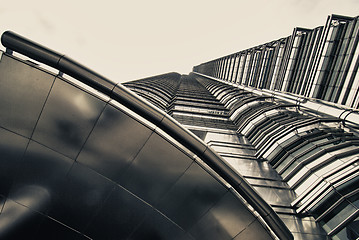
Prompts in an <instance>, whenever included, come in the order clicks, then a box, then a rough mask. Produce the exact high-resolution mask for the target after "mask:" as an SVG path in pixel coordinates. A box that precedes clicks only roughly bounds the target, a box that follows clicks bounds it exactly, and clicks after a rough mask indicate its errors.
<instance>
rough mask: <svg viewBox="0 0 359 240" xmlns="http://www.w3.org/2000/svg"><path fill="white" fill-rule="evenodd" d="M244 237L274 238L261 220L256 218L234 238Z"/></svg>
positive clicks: (262, 239) (261, 239) (257, 239)
mask: <svg viewBox="0 0 359 240" xmlns="http://www.w3.org/2000/svg"><path fill="white" fill-rule="evenodd" d="M244 239H255V240H269V239H273V237H272V236H271V235H270V234H269V232H268V231H266V229H265V228H264V227H263V225H262V224H261V223H260V222H259V220H258V219H256V220H255V221H253V222H252V223H251V224H250V225H249V226H248V227H247V228H246V229H244V230H243V231H242V232H240V233H239V234H238V235H237V236H236V237H235V238H234V240H244Z"/></svg>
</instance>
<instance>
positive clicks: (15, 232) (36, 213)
mask: <svg viewBox="0 0 359 240" xmlns="http://www.w3.org/2000/svg"><path fill="white" fill-rule="evenodd" d="M0 96H1V101H0V109H1V114H0V131H1V134H0V151H1V156H2V157H1V161H0V164H1V167H0V178H1V180H0V206H1V207H0V209H1V214H0V226H1V227H0V229H1V230H0V236H1V238H4V239H20V238H24V237H30V238H36V239H55V238H57V239H104V238H107V239H242V238H254V237H255V238H256V239H270V238H272V235H271V233H270V231H269V230H268V229H267V227H266V226H264V225H263V224H262V222H261V221H260V220H259V217H258V216H257V215H255V214H254V213H253V212H252V211H251V210H249V208H248V206H247V204H246V203H245V202H243V201H242V200H241V198H240V197H239V196H238V193H236V191H234V190H233V189H232V188H231V187H230V186H228V184H226V183H225V182H223V180H221V178H220V177H218V175H217V174H216V173H215V172H214V171H213V170H211V169H210V168H209V167H207V165H206V164H204V163H203V161H202V160H201V159H199V158H198V157H197V156H196V155H194V154H193V153H192V152H191V151H190V150H189V149H188V148H186V147H184V146H183V145H181V144H180V143H178V142H177V141H176V140H174V139H173V138H172V137H170V136H169V135H168V134H166V133H165V132H164V131H162V130H161V129H160V128H158V127H156V126H155V125H154V124H153V123H151V122H149V121H147V120H145V119H144V118H143V117H142V116H140V115H138V114H136V113H134V112H133V111H131V110H130V109H128V108H127V107H125V106H124V105H122V104H120V103H119V102H117V101H115V100H113V99H111V98H109V97H108V96H106V95H103V94H101V93H99V92H97V91H95V90H93V89H92V90H91V89H87V88H86V89H85V88H83V87H81V86H79V85H78V84H77V83H76V80H71V81H69V80H66V79H65V78H62V77H60V76H58V75H54V74H53V73H50V72H47V71H46V70H43V69H41V68H39V67H38V66H36V65H34V64H33V63H31V62H26V61H22V60H20V59H17V58H15V57H13V56H9V55H7V54H2V56H1V61H0ZM167 124H169V123H167ZM204 154H207V155H208V154H211V152H210V151H206V152H205V153H204ZM209 157H210V156H209ZM269 214H270V213H268V215H267V216H264V217H265V219H266V220H267V221H270V220H271V218H270V215H269Z"/></svg>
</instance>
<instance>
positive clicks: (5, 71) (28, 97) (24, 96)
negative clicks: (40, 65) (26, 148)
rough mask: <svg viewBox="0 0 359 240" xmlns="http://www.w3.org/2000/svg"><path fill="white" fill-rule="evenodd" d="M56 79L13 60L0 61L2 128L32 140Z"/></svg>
mask: <svg viewBox="0 0 359 240" xmlns="http://www.w3.org/2000/svg"><path fill="white" fill-rule="evenodd" d="M54 79H55V77H54V76H52V75H50V74H48V73H46V72H44V71H41V70H39V69H36V68H34V67H32V66H29V65H27V64H25V63H23V62H20V61H17V60H14V59H13V58H11V57H8V56H6V55H2V58H1V60H0V96H1V101H0V111H1V114H0V126H1V127H5V128H7V129H10V130H12V131H14V132H16V133H19V134H21V135H24V136H26V137H30V136H31V134H32V132H33V129H34V127H35V124H36V121H37V120H38V118H39V115H40V112H41V109H42V107H43V105H44V103H45V100H46V97H47V95H48V93H49V91H50V88H51V85H52V83H53V81H54Z"/></svg>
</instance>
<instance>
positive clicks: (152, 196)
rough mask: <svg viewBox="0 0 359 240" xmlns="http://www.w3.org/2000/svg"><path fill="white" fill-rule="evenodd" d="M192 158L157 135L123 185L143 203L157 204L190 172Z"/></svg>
mask: <svg viewBox="0 0 359 240" xmlns="http://www.w3.org/2000/svg"><path fill="white" fill-rule="evenodd" d="M191 162H192V159H191V158H189V157H188V156H187V155H186V154H184V153H183V152H182V151H180V150H179V149H178V148H176V147H175V146H173V145H172V144H171V143H169V142H168V141H167V140H165V139H164V138H162V137H161V136H159V135H158V134H157V133H153V134H152V135H151V137H150V138H149V140H148V141H147V143H146V144H145V146H144V147H143V148H142V149H141V151H140V152H139V154H138V155H137V157H136V158H135V160H134V161H133V162H132V164H131V165H130V167H129V169H128V170H127V171H126V172H125V173H124V174H123V176H122V177H121V180H120V183H121V185H123V186H124V187H126V188H127V189H129V190H130V191H131V192H133V193H135V194H136V195H138V196H139V197H141V198H142V199H143V200H145V201H146V202H148V203H150V204H154V203H155V202H156V201H157V199H158V198H159V197H161V196H162V195H163V194H164V193H165V192H166V191H168V189H169V188H170V187H171V186H172V185H173V184H174V183H175V181H176V180H177V179H178V178H179V177H180V176H181V175H182V174H183V173H184V172H185V171H186V169H187V168H188V167H189V165H190V164H191Z"/></svg>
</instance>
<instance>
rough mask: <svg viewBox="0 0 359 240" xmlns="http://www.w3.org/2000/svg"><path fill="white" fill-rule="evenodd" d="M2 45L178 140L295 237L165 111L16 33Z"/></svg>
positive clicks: (279, 231)
mask: <svg viewBox="0 0 359 240" xmlns="http://www.w3.org/2000/svg"><path fill="white" fill-rule="evenodd" d="M1 42H2V44H3V45H4V46H5V47H6V48H8V49H11V50H13V51H15V52H18V53H21V54H23V55H25V56H28V57H30V58H32V59H34V60H37V61H39V62H41V63H44V64H46V65H49V66H51V67H53V68H56V69H58V70H59V71H61V72H63V73H65V74H68V75H69V76H71V77H74V78H76V79H77V80H79V81H81V82H83V83H84V84H87V85H89V86H91V87H93V88H94V89H96V90H97V91H99V92H101V93H104V94H106V95H108V96H109V97H110V98H112V99H114V100H116V101H118V102H120V103H121V104H123V105H124V106H126V107H127V108H129V109H131V110H132V111H134V112H135V113H137V114H139V115H141V116H142V117H144V118H145V119H147V120H149V121H150V122H152V123H154V124H155V125H157V126H158V127H159V128H161V129H162V130H164V131H165V132H166V133H167V134H169V135H170V136H171V137H173V138H174V139H175V140H177V141H178V142H180V143H181V144H182V145H184V146H185V147H187V148H188V149H190V150H191V151H192V152H193V153H194V154H196V155H197V156H199V157H200V158H201V159H202V160H203V161H204V162H205V163H206V164H207V165H208V166H210V167H211V168H212V169H213V170H214V171H215V172H216V173H217V174H218V175H219V176H221V177H222V178H223V179H224V180H225V181H227V182H228V183H229V184H230V185H231V186H232V187H233V189H235V190H236V191H237V192H238V193H239V194H240V195H241V196H242V197H243V198H244V199H245V200H246V201H247V202H248V203H249V204H250V205H251V206H252V207H253V208H254V209H255V210H256V211H257V212H258V213H259V214H260V215H261V217H262V218H263V219H264V221H265V222H266V223H267V224H268V226H269V227H270V228H271V230H272V231H273V232H274V233H275V234H276V235H277V236H278V237H279V238H280V239H293V235H292V234H291V232H290V231H289V230H288V228H287V226H286V225H285V224H284V223H283V221H282V220H281V219H280V218H279V217H278V215H277V214H276V213H275V212H274V210H273V209H272V208H271V207H270V206H269V205H268V203H267V202H265V201H264V200H263V199H262V198H261V197H260V196H259V195H258V193H257V192H256V191H255V190H254V189H253V188H252V187H251V186H250V185H249V183H248V182H247V181H246V180H245V179H244V178H243V177H242V176H240V175H239V174H238V173H237V172H236V171H235V170H233V169H232V168H231V167H230V166H229V165H227V164H226V163H225V162H224V161H223V160H222V159H221V157H220V156H219V155H218V154H217V153H216V152H214V151H213V150H212V149H211V148H208V146H207V145H206V144H205V143H204V142H203V141H202V140H200V139H199V138H198V137H196V136H195V135H194V134H193V133H191V132H189V131H188V130H186V129H184V128H183V127H182V126H181V125H180V124H179V123H178V122H177V121H176V120H174V119H173V118H172V117H170V116H169V115H167V114H166V113H165V112H164V111H162V110H160V109H158V108H156V107H154V106H152V105H150V104H148V103H147V102H145V101H143V100H142V99H141V98H140V97H138V96H137V95H135V94H134V93H133V92H131V91H130V90H128V89H127V88H125V87H124V86H122V85H121V84H120V83H117V84H116V83H114V82H112V81H110V80H109V79H107V78H105V77H103V76H101V75H99V74H98V73H96V72H94V71H93V70H91V69H89V68H87V67H85V66H83V65H82V64H80V63H77V62H76V61H74V60H72V59H70V58H68V57H67V56H65V55H63V54H60V53H57V52H55V51H53V50H51V49H49V48H47V47H44V46H42V45H40V44H38V43H35V42H33V41H31V40H29V39H27V38H24V37H22V36H20V35H18V34H16V33H14V32H11V31H6V32H4V33H3V34H2V36H1Z"/></svg>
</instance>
